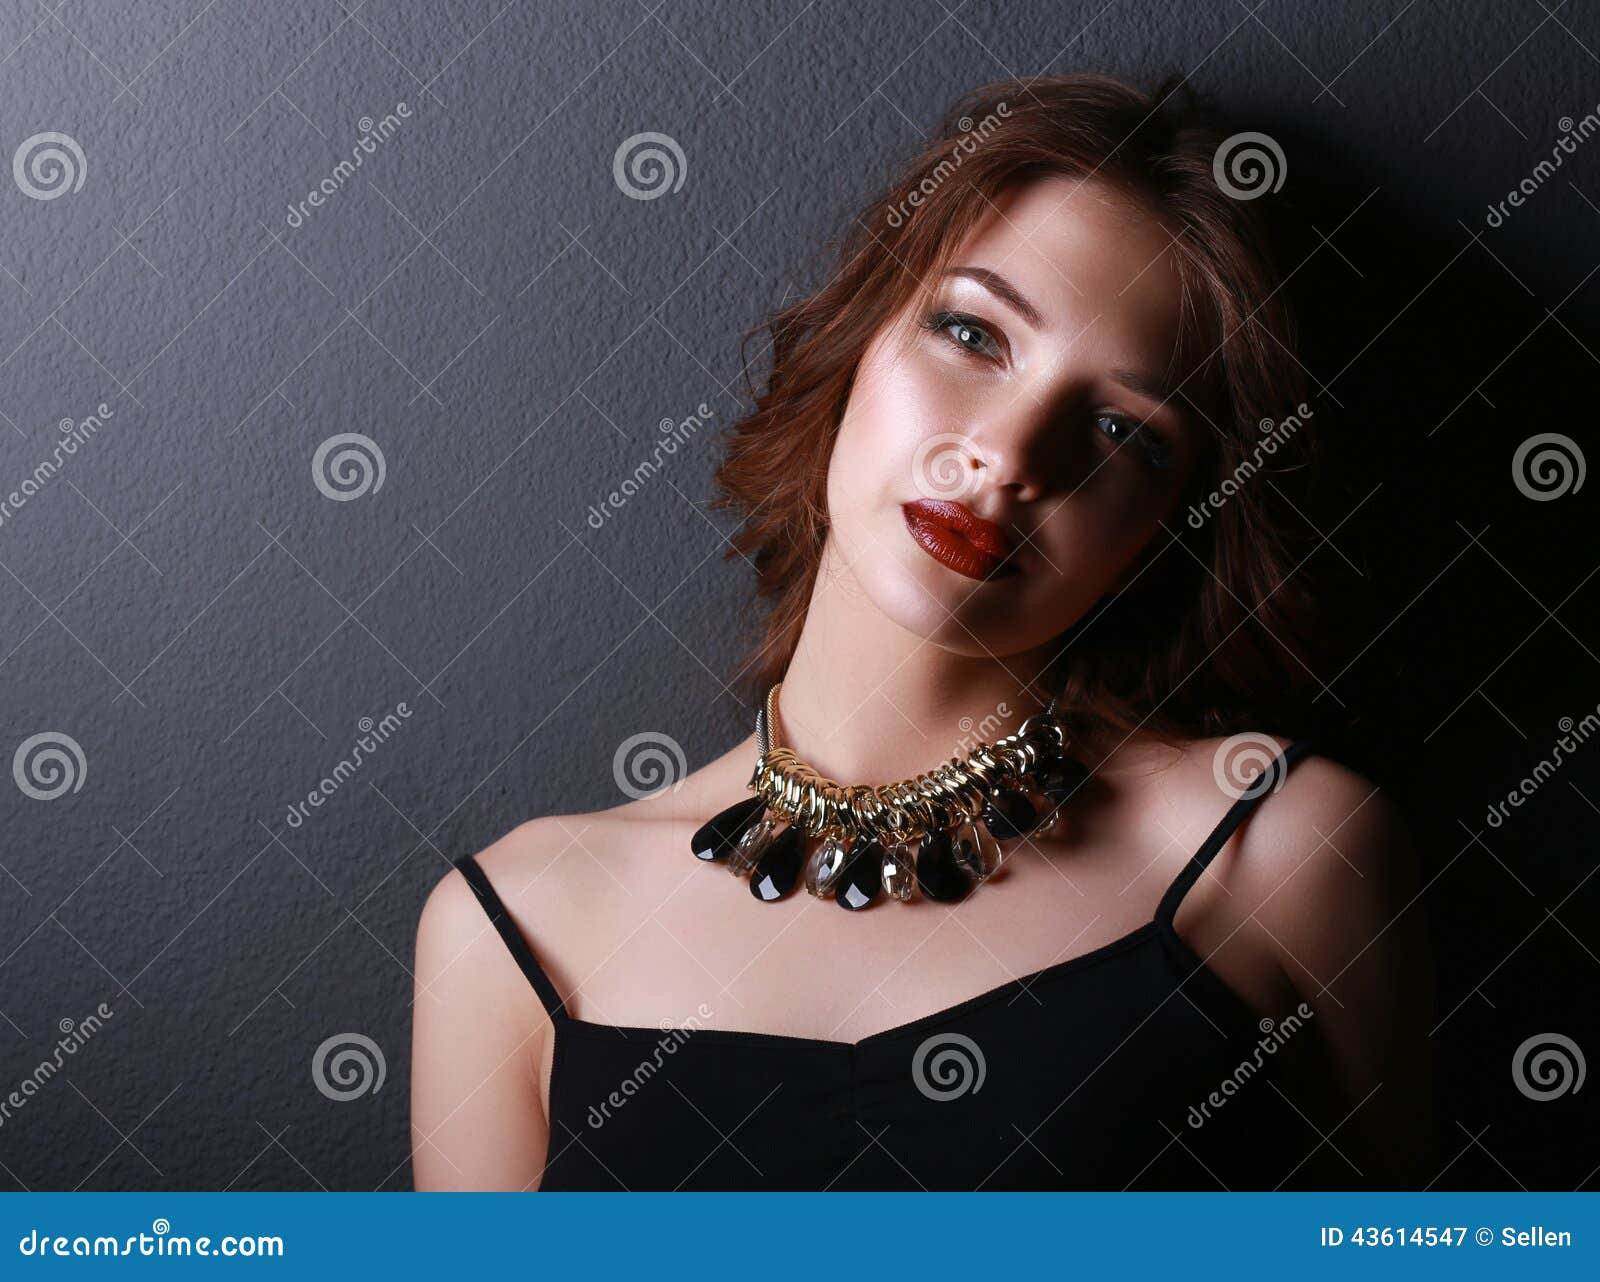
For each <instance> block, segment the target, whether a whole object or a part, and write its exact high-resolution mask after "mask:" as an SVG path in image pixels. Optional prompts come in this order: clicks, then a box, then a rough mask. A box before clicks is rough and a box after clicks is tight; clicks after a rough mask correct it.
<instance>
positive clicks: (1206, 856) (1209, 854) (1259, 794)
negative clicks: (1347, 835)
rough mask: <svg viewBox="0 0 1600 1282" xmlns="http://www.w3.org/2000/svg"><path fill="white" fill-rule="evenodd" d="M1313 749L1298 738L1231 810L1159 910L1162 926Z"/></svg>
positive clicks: (1168, 889) (1164, 896) (1276, 758)
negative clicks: (1242, 826) (1235, 834)
mask: <svg viewBox="0 0 1600 1282" xmlns="http://www.w3.org/2000/svg"><path fill="white" fill-rule="evenodd" d="M1311 749H1312V741H1311V740H1310V739H1309V738H1307V739H1296V740H1295V741H1294V742H1293V743H1291V744H1290V745H1289V746H1288V747H1287V748H1285V749H1283V751H1282V752H1280V753H1279V754H1278V755H1277V756H1276V757H1275V758H1273V760H1272V761H1271V763H1269V764H1268V765H1267V767H1266V768H1265V769H1263V770H1262V771H1261V773H1260V774H1258V775H1257V776H1256V777H1255V778H1254V779H1252V780H1251V781H1250V785H1249V787H1248V788H1246V789H1245V791H1244V794H1243V795H1242V796H1241V797H1239V798H1238V800H1236V801H1235V802H1234V803H1233V805H1231V806H1230V807H1228V813H1227V814H1225V815H1223V816H1222V820H1221V822H1219V823H1218V824H1217V826H1216V827H1215V828H1213V829H1212V830H1211V835H1210V836H1209V837H1207V838H1206V839H1205V841H1204V842H1203V843H1202V844H1201V846H1200V849H1199V850H1197V851H1195V852H1194V854H1193V855H1192V856H1191V857H1190V859H1189V862H1188V863H1186V864H1185V865H1184V866H1183V871H1182V872H1180V873H1179V874H1178V876H1177V877H1176V879H1174V881H1173V883H1172V885H1171V886H1169V887H1168V888H1167V893H1166V894H1165V895H1163V896H1162V898H1161V903H1160V906H1159V907H1157V908H1156V920H1157V921H1158V922H1160V923H1161V925H1163V926H1166V927H1171V925H1172V919H1173V917H1175V916H1176V915H1177V912H1178V905H1179V904H1180V903H1182V902H1183V897H1184V896H1185V895H1186V894H1188V893H1189V889H1190V887H1192V886H1193V885H1194V884H1195V882H1197V881H1199V880H1200V874H1201V873H1203V872H1205V870H1206V866H1207V865H1208V864H1210V862H1211V861H1212V860H1213V859H1215V858H1216V856H1217V852H1218V851H1219V850H1221V849H1222V847H1223V846H1224V845H1226V844H1227V841H1228V838H1229V837H1231V836H1233V831H1234V829H1235V828H1237V827H1238V826H1239V825H1240V824H1242V823H1243V822H1244V821H1245V819H1246V818H1247V817H1248V816H1249V814H1250V812H1251V811H1252V810H1254V809H1255V807H1256V805H1257V804H1258V803H1259V802H1260V801H1261V799H1262V798H1263V797H1265V796H1268V795H1270V794H1271V793H1274V792H1276V791H1277V790H1278V789H1279V788H1280V787H1282V786H1283V781H1284V779H1285V778H1286V777H1287V776H1288V773H1289V767H1290V766H1292V765H1294V763H1295V762H1296V761H1298V760H1299V759H1300V758H1301V757H1303V756H1305V755H1306V753H1308V752H1310V751H1311Z"/></svg>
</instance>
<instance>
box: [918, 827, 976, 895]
mask: <svg viewBox="0 0 1600 1282" xmlns="http://www.w3.org/2000/svg"><path fill="white" fill-rule="evenodd" d="M917 888H918V889H919V890H921V891H922V893H923V894H924V895H926V896H927V897H928V898H929V899H937V900H939V901H940V902H942V903H947V904H949V903H954V902H955V901H956V900H958V899H964V898H966V895H967V892H968V891H969V890H971V889H972V878H971V877H970V876H968V875H967V872H966V870H965V869H964V868H962V867H961V865H960V864H958V863H957V862H956V853H955V841H954V839H953V836H952V834H951V833H950V830H949V829H947V828H942V829H940V830H939V831H938V832H930V833H929V834H928V835H927V836H926V837H924V838H923V839H922V841H921V842H920V843H919V844H918V846H917Z"/></svg>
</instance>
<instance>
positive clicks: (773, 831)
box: [728, 812, 779, 877]
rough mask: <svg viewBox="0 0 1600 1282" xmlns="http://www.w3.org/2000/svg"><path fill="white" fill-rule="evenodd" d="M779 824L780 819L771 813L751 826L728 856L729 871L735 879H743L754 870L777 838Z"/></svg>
mask: <svg viewBox="0 0 1600 1282" xmlns="http://www.w3.org/2000/svg"><path fill="white" fill-rule="evenodd" d="M778 823H779V821H778V818H777V817H776V816H775V815H773V814H771V813H770V812H769V813H767V814H764V815H762V817H761V818H760V819H758V820H756V822H755V823H753V824H751V825H750V827H749V828H748V829H747V830H746V831H745V834H744V836H742V837H740V838H739V844H738V845H737V846H735V847H734V848H733V853H732V854H730V855H729V856H728V871H729V872H731V873H732V874H733V875H734V876H735V877H742V876H744V875H745V874H746V873H748V872H749V871H750V870H751V869H752V868H754V867H755V866H756V861H757V860H758V859H760V858H761V856H762V855H764V854H765V853H766V850H767V847H768V846H770V845H771V844H772V842H773V839H774V838H775V837H777V835H778Z"/></svg>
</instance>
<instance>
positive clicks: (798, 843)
mask: <svg viewBox="0 0 1600 1282" xmlns="http://www.w3.org/2000/svg"><path fill="white" fill-rule="evenodd" d="M805 862H806V830H805V829H804V828H802V827H801V826H800V825H799V824H794V823H792V824H790V825H789V826H788V827H787V828H785V829H784V830H783V831H782V832H780V833H779V834H778V835H777V836H776V837H774V838H773V840H772V844H771V845H770V846H768V847H767V849H766V853H765V854H763V855H762V856H761V858H760V859H759V860H757V861H756V866H755V868H754V869H752V870H751V873H750V893H751V894H752V895H754V896H755V897H756V898H757V899H764V900H766V901H768V902H769V903H770V902H771V901H772V900H774V899H782V898H783V897H784V896H785V895H787V894H788V893H789V892H790V891H791V890H793V889H794V888H795V887H796V886H797V885H798V884H799V883H800V871H801V869H803V868H804V867H805Z"/></svg>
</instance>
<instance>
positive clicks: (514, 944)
mask: <svg viewBox="0 0 1600 1282" xmlns="http://www.w3.org/2000/svg"><path fill="white" fill-rule="evenodd" d="M454 862H455V866H456V867H457V868H459V869H460V870H461V875H462V876H463V877H465V878H466V879H467V885H469V886H471V887H472V892H473V894H475V895H477V897H478V903H479V904H480V905H482V907H483V911H484V912H485V913H487V914H488V916H489V920H490V921H492V922H493V923H494V928H495V929H496V930H498V931H499V932H500V938H501V939H503V940H504V941H505V945H506V947H507V948H508V949H510V950H511V955H512V956H513V957H515V958H516V959H517V965H518V966H520V967H521V968H522V973H523V974H524V975H526V976H527V977H528V982H529V983H530V984H532V985H533V990H534V992H536V993H538V994H539V1000H540V1001H541V1002H543V1003H544V1008H545V1010H547V1011H549V1012H550V1018H551V1020H552V1021H554V1022H556V1023H560V1022H561V1021H562V1020H564V1019H567V1018H569V1016H568V1015H567V1004H566V1003H565V1002H564V1001H562V1000H561V998H560V997H559V996H558V995H557V993H556V986H555V985H554V984H553V983H551V982H550V976H548V975H547V974H545V972H544V968H543V967H542V966H540V965H539V961H538V958H536V957H535V956H534V955H533V949H531V948H529V947H528V941H527V940H526V939H524V938H523V937H522V933H521V932H520V931H519V930H518V929H517V926H516V923H515V922H514V921H512V920H511V914H510V913H509V912H507V911H506V906H505V904H504V902H502V900H501V899H500V896H499V895H498V894H496V893H495V889H494V887H493V886H491V885H490V884H489V879H488V877H486V876H484V872H483V869H482V868H481V867H480V866H479V864H478V861H477V859H476V857H474V856H472V855H463V856H462V857H461V858H460V859H457V860H455V861H454Z"/></svg>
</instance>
